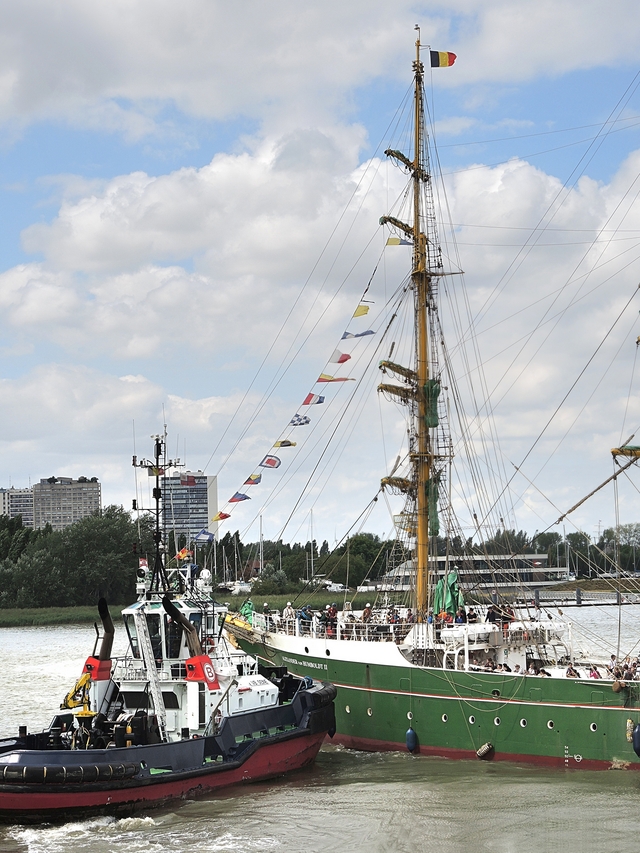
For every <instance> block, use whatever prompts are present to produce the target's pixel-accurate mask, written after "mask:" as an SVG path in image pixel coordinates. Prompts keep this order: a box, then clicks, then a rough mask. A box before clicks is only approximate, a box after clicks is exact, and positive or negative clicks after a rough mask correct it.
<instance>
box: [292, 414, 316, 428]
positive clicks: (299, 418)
mask: <svg viewBox="0 0 640 853" xmlns="http://www.w3.org/2000/svg"><path fill="white" fill-rule="evenodd" d="M310 423H311V418H309V417H307V416H306V415H294V416H293V417H292V418H291V420H290V421H289V426H306V425H307V424H310Z"/></svg>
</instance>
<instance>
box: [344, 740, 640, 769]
mask: <svg viewBox="0 0 640 853" xmlns="http://www.w3.org/2000/svg"><path fill="white" fill-rule="evenodd" d="M331 743H334V744H335V743H338V744H340V745H341V746H344V747H346V748H347V749H360V750H363V751H365V752H406V751H407V747H406V744H404V743H394V742H392V741H384V740H374V739H372V738H361V737H351V736H350V735H342V734H338V733H337V732H336V734H335V735H334V736H333V738H332V739H331ZM419 752H420V755H430V756H435V757H439V758H456V759H461V758H462V759H473V760H474V761H478V760H479V759H478V756H477V755H476V753H475V752H474V751H473V750H472V749H451V748H447V747H435V746H420V748H419ZM578 757H579V756H578ZM491 761H510V762H517V763H520V764H536V765H538V766H540V767H565V768H567V769H570V770H610V769H611V766H612V762H611V761H596V760H594V759H588V758H582V759H580V760H579V761H578V760H576V758H575V757H574V756H569V757H567V758H565V757H559V756H555V755H530V754H528V753H518V752H496V753H495V754H494V756H493V758H492V759H491ZM625 767H626V769H628V770H640V764H639V763H637V762H631V761H630V762H628V763H627V762H625Z"/></svg>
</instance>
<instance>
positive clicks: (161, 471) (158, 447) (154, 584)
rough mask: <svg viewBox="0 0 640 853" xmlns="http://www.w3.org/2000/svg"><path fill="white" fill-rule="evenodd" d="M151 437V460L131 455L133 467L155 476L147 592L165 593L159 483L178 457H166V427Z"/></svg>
mask: <svg viewBox="0 0 640 853" xmlns="http://www.w3.org/2000/svg"><path fill="white" fill-rule="evenodd" d="M151 438H152V439H153V442H154V445H153V457H154V458H153V461H149V460H147V459H140V460H138V457H137V456H134V457H133V463H132V464H133V467H134V468H146V469H147V472H148V473H149V476H153V477H155V481H156V482H155V486H154V487H153V492H152V495H153V500H154V503H155V507H154V509H153V510H152V512H153V515H154V530H153V542H154V557H153V570H152V574H151V584H150V586H149V593H148V595H149V594H150V593H156V594H160V593H166V592H168V591H169V588H170V583H169V576H168V574H167V569H166V565H165V542H164V525H163V523H162V518H161V515H162V500H163V494H162V486H161V485H160V478H163V479H164V475H165V469H166V468H172V467H175V466H178V465H180V460H179V459H167V458H166V450H165V448H166V443H167V432H166V428H165V431H164V433H163V435H152V436H151Z"/></svg>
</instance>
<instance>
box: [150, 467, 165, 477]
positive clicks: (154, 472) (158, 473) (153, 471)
mask: <svg viewBox="0 0 640 853" xmlns="http://www.w3.org/2000/svg"><path fill="white" fill-rule="evenodd" d="M147 471H148V472H149V476H150V477H162V475H163V474H164V468H147Z"/></svg>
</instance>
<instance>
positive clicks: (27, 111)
mask: <svg viewBox="0 0 640 853" xmlns="http://www.w3.org/2000/svg"><path fill="white" fill-rule="evenodd" d="M415 21H419V22H420V24H421V27H422V40H423V43H424V44H429V43H430V44H433V45H434V46H435V47H437V48H438V49H444V50H454V51H455V52H457V53H458V56H459V59H458V63H457V65H456V67H455V70H454V71H452V72H447V73H446V74H443V75H441V76H438V77H437V79H436V85H443V86H460V85H465V86H468V85H469V84H470V83H476V84H478V83H479V84H482V83H483V82H494V81H496V82H502V83H506V84H511V83H512V82H513V81H517V80H520V81H521V80H527V79H531V78H532V77H533V76H534V75H544V74H548V75H556V74H561V73H565V72H568V71H572V70H577V69H585V68H593V67H598V66H602V65H609V66H615V65H619V64H620V63H624V62H627V63H632V62H635V56H636V45H637V43H638V37H639V35H640V9H639V8H638V6H637V4H636V3H635V2H632V0H624V1H623V2H618V3H616V4H614V5H611V4H610V5H609V6H608V7H607V8H606V9H605V8H604V7H603V6H602V3H600V2H599V0H581V2H578V0H535V2H534V0H521V2H519V3H517V4H514V3H513V2H511V0H493V2H486V0H445V2H442V1H441V2H439V3H436V4H433V3H429V4H427V3H424V2H418V3H416V2H412V0H399V2H397V3H395V4H394V7H393V12H392V13H390V10H389V6H388V4H386V3H383V2H381V0H377V2H373V3H372V2H370V1H369V2H365V0H352V2H351V3H346V4H345V3H340V2H336V0H327V2H324V3H323V4H322V5H321V6H319V5H314V4H306V5H304V4H303V5H302V6H301V5H300V3H297V2H294V0H278V2H275V0H266V2H265V0H262V2H258V0H247V2H246V3H245V4H244V5H243V10H242V14H239V12H238V9H237V7H235V6H233V5H229V4H228V3H223V2H221V0H190V2H189V4H188V8H185V7H184V5H182V6H176V5H175V3H172V2H169V0H164V2H161V0H138V2H136V3H134V4H132V3H130V2H127V0H113V2H111V3H107V4H105V3H99V2H97V0H93V2H86V0H83V2H81V0H60V2H58V3H56V4H55V5H52V4H51V3H50V2H46V0H24V2H22V3H20V4H13V5H11V4H4V6H3V7H2V10H0V118H3V119H4V120H5V122H14V123H15V122H17V123H18V124H24V123H29V122H31V121H34V120H36V121H37V120H40V119H62V120H68V121H70V122H72V123H74V124H77V125H81V126H86V127H100V128H102V129H105V128H107V129H110V130H115V131H118V130H120V131H122V132H123V133H124V134H125V136H127V137H128V138H130V139H137V138H140V137H141V136H144V135H145V134H148V133H149V132H150V131H151V130H152V129H153V128H154V127H157V126H158V124H160V125H162V126H164V128H165V130H166V132H168V133H175V132H176V128H175V126H174V125H172V123H171V121H170V120H169V119H167V118H166V117H164V116H162V115H161V114H160V113H159V107H161V106H162V105H175V106H176V107H177V108H178V109H179V110H181V111H183V112H185V113H188V114H190V115H193V116H199V117H205V118H213V119H229V118H235V117H237V116H238V115H249V116H254V117H256V118H258V119H259V120H264V121H266V122H267V126H271V125H270V123H273V122H277V123H278V126H279V127H280V129H282V128H285V127H289V128H293V127H296V126H301V125H304V124H305V123H307V122H308V120H309V118H310V117H313V118H314V120H315V119H317V118H318V116H324V117H325V118H326V117H327V116H328V115H330V114H331V115H334V114H335V111H336V110H339V111H341V110H344V109H347V108H348V107H349V98H350V95H351V92H352V91H353V90H354V89H355V88H356V87H358V86H363V85H366V84H368V83H369V82H371V81H372V80H373V79H376V78H380V77H384V78H385V79H389V78H390V77H395V78H396V79H404V75H405V71H406V68H407V67H408V59H407V56H408V51H410V48H411V44H412V38H413V24H414V22H415Z"/></svg>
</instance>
